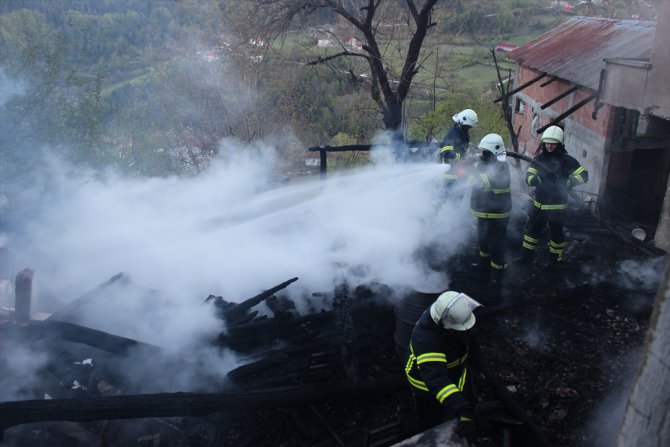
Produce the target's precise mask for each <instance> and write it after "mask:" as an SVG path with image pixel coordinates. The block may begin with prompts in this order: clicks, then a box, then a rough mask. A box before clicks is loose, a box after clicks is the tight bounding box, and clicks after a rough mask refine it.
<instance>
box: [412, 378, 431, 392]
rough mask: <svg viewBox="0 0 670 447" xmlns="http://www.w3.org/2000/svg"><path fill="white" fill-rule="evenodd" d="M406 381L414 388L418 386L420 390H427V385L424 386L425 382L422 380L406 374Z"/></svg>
mask: <svg viewBox="0 0 670 447" xmlns="http://www.w3.org/2000/svg"><path fill="white" fill-rule="evenodd" d="M407 381H408V382H409V384H410V385H412V386H413V387H414V388H418V389H420V390H422V391H428V387H427V386H426V384H425V383H424V382H422V381H420V380H416V379H415V378H413V377H412V376H410V375H409V374H407Z"/></svg>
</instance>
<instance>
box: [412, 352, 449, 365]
mask: <svg viewBox="0 0 670 447" xmlns="http://www.w3.org/2000/svg"><path fill="white" fill-rule="evenodd" d="M427 362H440V363H447V356H445V355H444V354H442V353H440V352H428V353H426V354H421V355H420V356H418V357H417V358H416V363H417V365H421V364H422V363H427Z"/></svg>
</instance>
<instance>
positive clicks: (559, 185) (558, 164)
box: [521, 126, 589, 263]
mask: <svg viewBox="0 0 670 447" xmlns="http://www.w3.org/2000/svg"><path fill="white" fill-rule="evenodd" d="M539 151H540V152H539V154H538V155H537V156H535V160H537V162H538V163H537V165H535V164H531V165H530V166H529V167H528V169H527V170H526V183H527V184H528V185H529V186H534V187H535V200H534V201H533V205H534V206H533V208H532V210H531V212H530V215H529V217H528V222H527V223H526V228H525V235H524V237H523V242H522V245H521V247H522V249H521V262H522V263H526V262H528V261H530V259H531V258H532V257H533V254H534V253H535V251H536V250H537V246H538V243H539V241H540V236H541V234H542V230H544V227H545V226H546V225H547V224H549V237H550V240H549V252H550V253H551V255H552V260H553V261H555V262H560V261H562V260H563V252H564V251H565V247H566V245H567V243H566V241H565V235H564V233H563V223H564V222H565V212H566V210H567V208H568V191H569V189H570V188H572V187H573V186H577V185H583V184H584V183H586V182H587V181H588V179H589V173H588V172H587V171H586V169H584V167H583V166H582V165H581V164H579V162H578V161H577V160H576V159H574V158H573V157H571V156H570V155H568V153H567V151H566V150H565V146H563V129H561V128H560V127H558V126H550V127H548V128H547V129H546V130H545V131H544V133H542V140H541V142H540V147H539Z"/></svg>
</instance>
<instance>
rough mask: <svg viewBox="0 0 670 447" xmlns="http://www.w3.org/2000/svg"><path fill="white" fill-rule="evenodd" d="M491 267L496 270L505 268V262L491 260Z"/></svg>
mask: <svg viewBox="0 0 670 447" xmlns="http://www.w3.org/2000/svg"><path fill="white" fill-rule="evenodd" d="M491 267H492V268H494V269H496V270H505V264H503V265H500V264H496V263H495V262H493V261H491Z"/></svg>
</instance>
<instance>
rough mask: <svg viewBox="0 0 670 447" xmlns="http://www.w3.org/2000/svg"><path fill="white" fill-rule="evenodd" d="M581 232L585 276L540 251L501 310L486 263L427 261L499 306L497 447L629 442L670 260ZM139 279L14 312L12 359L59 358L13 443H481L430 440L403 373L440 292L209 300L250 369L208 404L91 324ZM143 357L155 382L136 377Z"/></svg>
mask: <svg viewBox="0 0 670 447" xmlns="http://www.w3.org/2000/svg"><path fill="white" fill-rule="evenodd" d="M571 222H572V224H571V226H570V227H569V228H568V231H569V238H568V239H569V240H570V241H571V242H572V243H571V245H570V246H569V247H568V250H567V252H568V262H566V264H565V265H563V266H561V267H560V268H555V267H552V266H550V265H549V264H548V262H547V256H546V253H542V252H541V253H539V254H538V259H537V260H536V262H535V263H534V264H533V265H531V266H529V267H527V268H525V269H521V268H519V267H518V266H515V265H513V266H512V267H511V268H510V270H509V272H508V274H507V276H506V278H505V282H504V287H503V290H502V294H501V296H496V297H492V296H489V295H488V293H489V291H488V290H487V289H486V287H485V286H486V284H485V283H486V281H482V278H481V277H480V276H478V274H477V272H475V271H474V269H472V268H471V267H470V266H471V264H473V263H474V262H476V260H477V256H476V254H477V250H476V248H475V247H468V248H467V249H466V250H464V251H463V254H462V255H460V256H459V257H458V258H457V259H454V258H452V259H448V260H444V259H440V257H439V255H437V254H435V253H434V252H432V251H431V250H429V249H426V250H425V252H424V253H422V254H421V256H423V257H424V259H425V262H426V264H427V265H429V266H430V267H431V268H433V269H434V270H436V271H446V272H447V275H448V277H449V278H450V288H452V289H454V290H460V291H464V292H466V293H468V294H470V295H471V296H473V297H477V298H478V299H481V301H482V302H484V304H485V307H484V308H482V309H480V310H478V311H477V325H476V327H475V329H476V337H477V340H478V342H479V346H480V348H481V352H482V356H481V357H482V361H481V362H480V363H479V365H474V366H473V368H472V370H473V374H474V376H475V378H476V379H475V383H476V388H477V403H476V406H475V409H476V414H477V416H478V428H479V433H478V434H479V441H478V443H477V445H478V446H480V447H494V446H500V445H509V446H526V445H539V446H548V445H556V446H558V445H566V446H567V445H570V446H587V445H595V443H596V440H598V439H600V440H602V439H608V438H607V434H603V433H604V432H605V433H607V431H608V430H609V431H614V432H615V431H616V427H615V428H611V427H610V426H608V423H611V420H612V419H615V417H614V416H613V415H612V414H608V411H609V413H611V408H610V407H612V406H613V405H615V404H616V403H617V402H618V401H617V399H622V398H623V397H622V396H624V394H625V391H627V389H626V387H627V380H628V377H629V375H630V374H632V371H633V370H634V368H635V366H636V361H637V357H636V355H637V354H636V353H637V352H638V351H639V347H640V346H641V344H642V341H643V339H644V334H645V330H646V327H647V324H648V317H649V313H650V310H651V306H652V301H653V297H654V294H655V291H656V286H657V285H656V283H655V282H654V279H653V278H654V272H657V271H659V270H661V269H662V267H663V265H664V264H665V262H666V258H665V256H662V255H659V256H655V254H656V253H657V252H656V251H655V250H653V249H647V250H639V249H636V245H639V244H637V243H634V244H629V243H625V242H624V241H622V238H621V237H620V235H613V233H612V232H611V231H603V229H602V226H600V225H599V224H598V222H594V220H593V219H592V218H590V217H589V215H588V214H587V213H582V214H580V215H577V216H573V218H572V219H571ZM29 273H30V272H26V277H25V278H24V279H25V281H23V282H21V287H23V288H24V289H25V290H26V291H29V289H30V287H29V283H30V281H29V280H30V274H29ZM126 281H128V279H127V278H125V277H124V275H122V274H117V275H114V276H113V277H112V278H111V279H109V280H108V281H106V282H104V283H102V284H100V286H98V287H97V288H95V289H94V290H92V291H91V292H89V293H87V294H85V295H83V296H82V297H80V298H79V299H78V300H74V301H73V302H72V303H70V304H68V305H67V306H64V307H63V308H62V309H61V310H59V311H57V312H55V313H54V314H53V315H52V316H51V317H50V318H47V319H45V320H43V321H38V320H34V319H33V320H29V319H26V318H25V311H22V313H20V312H19V310H20V309H18V306H17V309H16V312H14V313H6V312H5V313H2V314H0V351H9V350H10V349H13V347H14V346H22V347H26V349H27V350H28V352H31V351H32V352H49V353H51V354H50V356H49V360H48V361H47V362H45V366H44V367H43V368H42V369H41V370H40V375H39V377H35V378H34V380H33V381H31V382H30V383H27V384H26V386H25V389H24V390H23V393H22V394H21V396H20V398H19V399H5V398H4V397H3V399H2V401H0V430H2V432H3V434H4V440H3V442H1V443H0V446H3V445H16V446H19V445H31V446H33V445H75V446H78V445H82V446H83V445H87V446H88V445H100V446H102V445H109V446H117V445H119V446H120V445H124V446H125V445H137V446H144V445H146V446H149V445H151V446H156V445H161V446H163V445H166V446H167V445H170V446H215V445H235V446H261V445H262V446H265V445H267V446H270V445H273V446H322V447H328V446H353V445H359V446H361V445H362V446H369V447H371V446H389V445H394V444H395V443H400V444H399V445H406V446H410V445H464V444H462V443H461V442H460V441H459V439H456V438H453V436H451V435H452V434H453V433H452V432H453V423H452V424H450V423H446V424H442V425H443V426H438V427H436V428H435V429H433V430H437V431H430V432H425V433H419V430H418V429H417V427H418V424H417V420H416V415H415V412H414V408H413V402H412V399H411V395H410V393H409V390H408V387H407V385H406V382H405V378H404V369H403V365H402V361H401V357H402V355H403V350H404V348H403V347H404V345H405V344H406V343H407V340H408V337H409V334H408V331H411V327H412V324H413V323H412V322H413V321H415V319H416V318H417V317H418V315H419V314H420V313H421V312H422V311H423V310H424V309H425V308H426V307H427V306H428V305H429V304H430V303H431V302H432V301H433V300H434V299H435V298H436V296H437V294H438V293H439V291H435V292H434V293H418V292H408V291H402V292H400V291H397V290H392V289H391V288H390V287H389V286H387V285H385V284H376V283H373V284H366V285H359V286H356V287H353V286H351V285H349V284H346V283H341V284H338V285H337V286H336V287H334V289H333V290H332V291H325V292H318V293H313V294H312V296H311V301H312V303H313V308H311V309H309V310H308V311H305V310H302V311H301V312H299V311H298V309H297V307H296V304H295V303H294V302H293V301H292V300H291V299H290V298H289V294H288V293H286V292H287V290H288V289H289V288H290V286H291V284H293V283H295V282H296V281H298V278H290V279H288V280H287V281H285V282H282V283H280V284H278V285H276V286H274V287H271V288H269V289H267V290H265V291H263V292H261V293H259V294H258V295H256V296H253V297H251V298H249V299H247V300H243V301H240V302H233V301H230V300H227V299H225V298H224V297H221V296H215V295H210V296H209V297H207V298H206V299H204V301H203V305H205V306H209V307H210V308H211V311H212V312H214V313H215V315H216V316H217V317H218V318H219V319H220V321H221V327H222V330H221V332H220V333H219V334H218V335H217V336H216V337H214V338H212V339H211V340H208V343H209V345H210V346H209V347H210V348H212V349H213V351H210V352H218V353H220V355H221V356H225V355H227V353H234V355H235V357H236V359H237V361H236V363H235V366H233V367H231V368H228V369H227V370H226V371H225V372H223V373H222V374H221V375H220V376H218V377H213V376H211V375H210V374H209V373H203V375H202V376H201V377H196V378H195V379H194V380H195V381H197V382H198V383H202V384H206V386H204V385H203V386H202V387H200V388H201V389H198V388H199V387H198V386H194V387H193V388H194V389H195V391H191V390H189V392H180V391H179V390H178V389H173V390H161V391H159V392H152V393H148V392H146V391H141V390H144V389H145V388H144V387H142V386H141V385H142V384H141V383H138V382H141V381H143V380H150V379H148V378H150V377H152V376H153V375H154V374H162V375H167V376H169V375H172V374H177V373H178V372H179V371H180V369H182V368H184V367H185V363H186V361H185V359H184V358H183V357H182V356H175V354H174V353H173V352H172V351H170V350H169V349H167V348H166V347H160V346H156V345H153V344H149V343H145V342H142V341H140V340H134V339H132V338H128V337H122V336H119V335H114V334H110V333H107V332H104V331H101V330H98V329H95V328H91V327H86V326H85V325H83V324H81V321H80V320H79V319H78V311H79V309H80V307H82V306H85V305H90V304H91V303H94V302H95V300H96V299H97V297H98V296H99V294H100V293H101V292H102V291H104V290H109V289H110V288H113V287H115V286H117V285H118V284H120V283H122V282H126ZM17 293H18V292H17ZM26 293H28V292H26ZM17 302H18V301H17ZM24 304H25V303H24ZM21 315H24V316H21ZM182 355H183V354H182ZM138 358H141V359H142V369H143V373H142V374H141V376H138V375H136V371H137V369H136V368H130V367H129V362H131V361H132V362H136V361H137V360H136V359H138ZM131 359H132V360H131ZM202 360H203V361H204V360H206V359H202ZM2 361H3V360H0V364H1V362H2ZM1 384H2V379H1V378H0V385H1ZM138 390H140V391H138ZM606 416H610V419H609V420H608V418H607V417H606ZM446 439H449V440H448V441H447V440H446ZM430 440H432V441H430ZM436 440H437V441H436ZM430 442H437V443H436V444H430Z"/></svg>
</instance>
